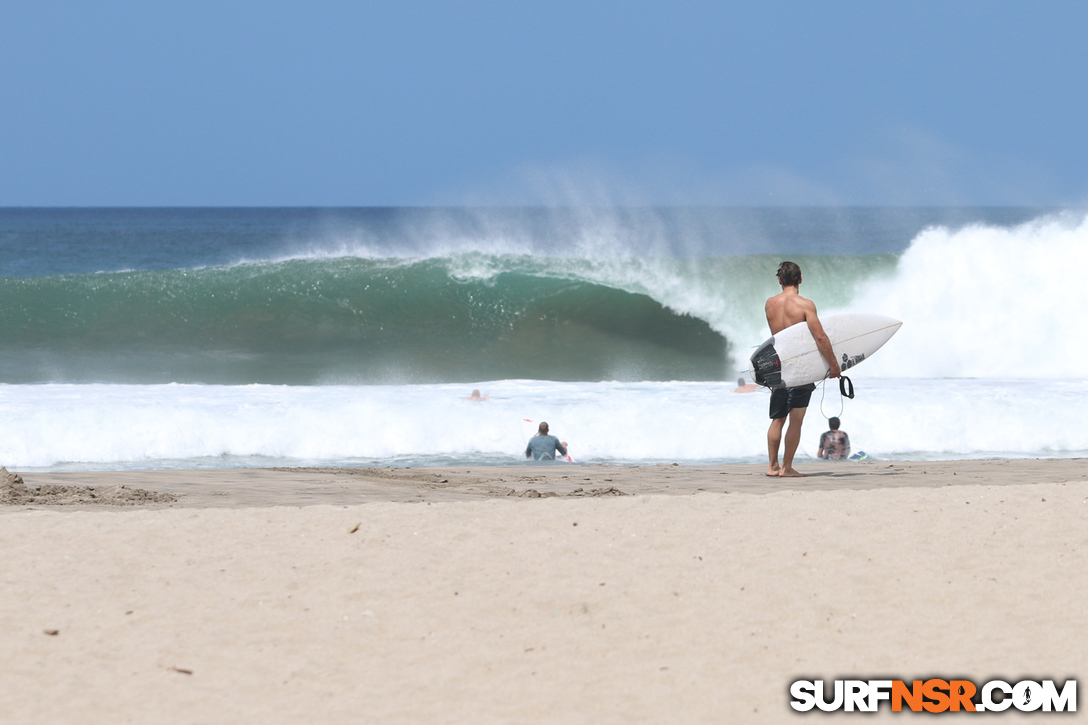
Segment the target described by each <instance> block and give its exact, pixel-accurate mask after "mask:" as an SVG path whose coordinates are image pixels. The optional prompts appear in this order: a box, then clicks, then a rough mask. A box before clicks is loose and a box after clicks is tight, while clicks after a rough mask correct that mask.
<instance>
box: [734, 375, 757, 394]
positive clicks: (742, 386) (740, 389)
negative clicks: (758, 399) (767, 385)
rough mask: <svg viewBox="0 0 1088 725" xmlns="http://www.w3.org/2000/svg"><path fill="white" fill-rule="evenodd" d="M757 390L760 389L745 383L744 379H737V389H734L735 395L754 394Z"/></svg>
mask: <svg viewBox="0 0 1088 725" xmlns="http://www.w3.org/2000/svg"><path fill="white" fill-rule="evenodd" d="M756 390H758V387H757V386H755V385H752V384H751V383H746V382H744V378H737V387H735V388H733V392H734V393H754V392H756Z"/></svg>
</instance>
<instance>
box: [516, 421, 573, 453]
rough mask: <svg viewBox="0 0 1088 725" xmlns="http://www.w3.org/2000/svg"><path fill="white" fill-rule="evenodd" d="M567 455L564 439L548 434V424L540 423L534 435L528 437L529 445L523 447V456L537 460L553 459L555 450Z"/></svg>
mask: <svg viewBox="0 0 1088 725" xmlns="http://www.w3.org/2000/svg"><path fill="white" fill-rule="evenodd" d="M556 451H559V453H560V455H564V456H565V455H567V443H566V441H562V442H561V441H560V440H559V439H558V438H556V437H555V436H553V435H548V424H547V423H541V424H540V426H539V427H538V428H537V432H536V435H535V436H533V437H532V438H530V439H529V445H528V446H526V447H525V457H526V458H532V459H533V460H537V461H554V460H555V452H556Z"/></svg>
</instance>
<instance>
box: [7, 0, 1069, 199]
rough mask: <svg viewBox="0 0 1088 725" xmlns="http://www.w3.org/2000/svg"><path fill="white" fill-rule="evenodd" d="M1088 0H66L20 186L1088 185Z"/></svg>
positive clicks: (1017, 193) (30, 99) (23, 53)
mask: <svg viewBox="0 0 1088 725" xmlns="http://www.w3.org/2000/svg"><path fill="white" fill-rule="evenodd" d="M1086 28H1088V3H1086V2H1081V1H1080V0H1077V1H1060V0H1055V1H1052V2H1037V3H1025V2H1003V1H1001V0H985V1H974V0H943V1H942V2H930V1H928V0H911V1H909V2H908V1H906V0H904V1H901V2H883V1H881V0H865V1H858V2H846V1H843V2H816V1H815V0H809V1H805V2H801V1H798V2H775V1H773V0H772V1H769V2H682V1H681V2H675V1H673V2H654V3H649V2H599V1H594V0H579V1H578V2H565V1H562V0H557V1H555V2H464V3H454V2H412V1H411V0H401V1H398V2H380V1H378V2H322V1H320V0H310V1H307V2H301V1H300V2H294V1H287V2H278V1H276V0H265V1H264V2H249V1H247V0H239V1H237V2H227V1H226V0H224V1H223V2H200V1H196V2H157V3H149V2H146V0H144V1H141V2H110V1H104V2H53V1H50V0H39V1H36V2H29V1H26V0H7V1H6V2H5V4H4V11H3V22H2V23H0V206H23V205H27V206H38V205H45V206H52V205H77V206H83V205H91V206H95V205H107V206H130V205H131V206H144V205H165V206H170V205H213V206H219V205H228V206H229V205H240V206H250V205H258V206H262V205H268V206H278V205H346V206H374V205H379V206H380V205H430V204H521V203H546V204H553V203H554V204H611V203H655V204H1001V205H1004V204H1011V205H1021V204H1022V205H1033V204H1046V205H1051V204H1058V205H1060V204H1076V205H1083V204H1084V203H1086V202H1088V174H1086V172H1088V144H1086V142H1085V129H1086V128H1088V91H1086V89H1088V42H1086V41H1085V38H1084V35H1085V29H1086Z"/></svg>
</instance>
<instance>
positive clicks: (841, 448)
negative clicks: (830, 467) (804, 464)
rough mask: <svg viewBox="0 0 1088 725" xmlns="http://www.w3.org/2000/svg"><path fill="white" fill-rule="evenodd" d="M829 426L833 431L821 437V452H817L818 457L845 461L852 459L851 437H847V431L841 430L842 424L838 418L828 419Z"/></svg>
mask: <svg viewBox="0 0 1088 725" xmlns="http://www.w3.org/2000/svg"><path fill="white" fill-rule="evenodd" d="M827 424H828V425H829V426H830V427H831V430H829V431H827V432H826V433H823V434H822V435H820V450H818V451H816V457H817V458H826V459H827V460H829V461H845V460H846V459H847V458H849V457H850V436H848V435H846V431H844V430H839V426H840V425H841V422H840V421H839V419H838V418H834V417H832V418H828V419H827Z"/></svg>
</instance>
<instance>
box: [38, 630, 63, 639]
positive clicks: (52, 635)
mask: <svg viewBox="0 0 1088 725" xmlns="http://www.w3.org/2000/svg"><path fill="white" fill-rule="evenodd" d="M42 632H44V633H45V634H48V635H49V636H50V637H56V636H57V635H58V634H60V630H59V629H43V630H42Z"/></svg>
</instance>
